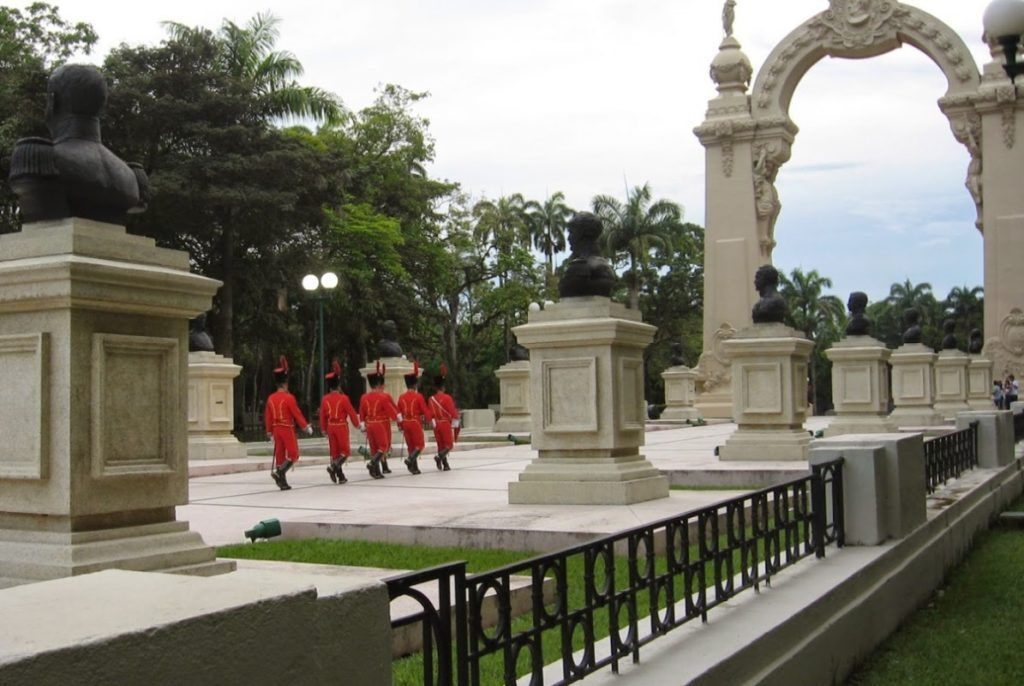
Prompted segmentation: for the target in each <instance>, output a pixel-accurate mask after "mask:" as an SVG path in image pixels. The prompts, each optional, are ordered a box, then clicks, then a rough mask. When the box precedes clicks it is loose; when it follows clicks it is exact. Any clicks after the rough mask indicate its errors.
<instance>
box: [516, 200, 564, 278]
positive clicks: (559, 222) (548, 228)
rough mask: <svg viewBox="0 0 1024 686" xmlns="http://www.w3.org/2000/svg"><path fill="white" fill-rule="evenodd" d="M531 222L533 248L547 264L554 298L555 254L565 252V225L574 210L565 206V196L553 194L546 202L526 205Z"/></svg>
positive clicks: (532, 201) (530, 202)
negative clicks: (541, 255) (538, 251)
mask: <svg viewBox="0 0 1024 686" xmlns="http://www.w3.org/2000/svg"><path fill="white" fill-rule="evenodd" d="M526 212H527V216H528V217H529V222H530V233H531V235H532V237H533V247H535V248H536V249H537V250H540V252H541V254H543V255H544V258H545V260H546V264H547V288H548V294H549V295H551V296H553V295H554V293H555V292H554V291H553V290H552V289H553V288H554V283H553V282H554V276H555V253H560V252H562V251H563V250H565V224H566V222H567V221H568V220H569V217H570V216H572V209H570V207H569V206H568V205H566V204H565V194H564V193H562V192H561V191H558V192H556V193H553V194H552V195H550V196H549V197H548V198H547V199H546V200H544V202H537V201H536V200H531V201H529V202H527V203H526Z"/></svg>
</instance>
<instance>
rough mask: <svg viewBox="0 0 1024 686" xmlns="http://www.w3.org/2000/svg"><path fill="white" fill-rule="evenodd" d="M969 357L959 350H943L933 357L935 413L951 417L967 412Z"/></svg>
mask: <svg viewBox="0 0 1024 686" xmlns="http://www.w3.org/2000/svg"><path fill="white" fill-rule="evenodd" d="M970 364H971V358H970V357H969V356H968V355H967V353H963V352H960V351H959V350H943V351H942V352H940V353H939V355H938V357H937V358H936V359H935V413H936V414H938V415H939V416H941V417H942V418H943V419H947V420H948V419H952V418H953V417H955V416H956V415H957V413H958V412H967V411H968V410H970V409H971V408H970V406H969V405H968V404H967V368H968V367H969V366H970Z"/></svg>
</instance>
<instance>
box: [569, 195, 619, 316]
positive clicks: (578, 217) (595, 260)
mask: <svg viewBox="0 0 1024 686" xmlns="http://www.w3.org/2000/svg"><path fill="white" fill-rule="evenodd" d="M568 228H569V249H570V250H571V251H572V252H571V254H570V255H569V257H568V259H567V260H566V261H565V263H564V264H565V272H564V273H563V274H562V279H561V281H559V282H558V295H559V297H562V298H575V297H580V296H588V295H600V296H604V297H606V298H607V297H610V296H611V294H612V289H613V288H614V287H615V272H614V271H612V266H611V264H609V262H608V260H606V259H605V258H604V257H602V256H601V251H600V250H599V248H598V245H597V242H598V239H600V237H601V232H602V231H603V230H604V227H603V226H602V225H601V220H600V219H599V218H598V217H597V215H594V214H591V213H590V212H577V213H576V214H575V215H573V217H572V219H570V220H569V224H568Z"/></svg>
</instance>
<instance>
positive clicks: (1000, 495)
mask: <svg viewBox="0 0 1024 686" xmlns="http://www.w3.org/2000/svg"><path fill="white" fill-rule="evenodd" d="M1022 490H1024V477H1022V472H1021V462H1020V460H1016V461H1014V462H1013V463H1012V464H1011V465H1009V466H1007V467H1004V468H1002V469H990V470H975V471H973V472H970V473H968V474H965V475H964V476H963V478H961V479H959V480H957V481H954V482H951V483H950V484H949V485H948V487H947V488H944V489H940V490H939V491H938V492H937V493H936V494H935V495H936V498H935V499H934V500H933V501H931V503H930V509H929V513H928V520H927V521H926V522H925V523H924V524H923V525H922V526H920V527H918V528H917V529H916V530H915V531H913V532H912V533H911V534H910V535H909V536H907V537H906V538H904V539H900V540H895V541H889V542H887V543H886V544H885V545H881V546H877V547H847V548H843V549H841V550H836V549H835V548H829V550H828V556H827V557H826V558H825V559H823V560H814V559H810V560H804V561H801V562H800V563H798V564H796V565H794V566H793V567H790V568H788V569H786V570H783V571H782V572H781V573H780V574H778V575H776V576H775V577H773V578H772V585H771V587H770V588H763V590H762V591H761V592H760V593H754V592H752V591H745V592H743V593H741V594H739V595H738V596H736V597H735V598H733V599H732V600H730V601H729V602H726V603H724V604H723V605H721V606H719V607H717V608H715V609H713V610H711V611H710V612H709V614H708V620H709V621H708V624H706V625H702V624H701V623H700V622H699V621H694V622H691V623H689V624H686V625H683V626H682V627H680V628H678V629H675V630H673V631H672V632H670V633H669V634H668V635H666V636H663V637H661V638H658V639H657V640H655V641H653V642H652V643H650V644H648V645H647V646H644V647H643V648H641V650H640V659H641V662H640V663H638V664H632V663H631V662H629V660H628V659H627V660H626V661H624V662H622V663H621V666H620V674H619V675H615V674H612V673H611V670H603V671H601V672H599V673H596V674H593V675H591V676H588V677H587V680H586V683H587V684H588V685H589V686H600V685H602V684H604V685H610V684H615V685H616V686H621V685H623V684H638V685H640V684H644V685H647V684H706V685H708V686H711V685H715V686H719V685H721V684H730V686H732V685H735V684H784V685H786V686H793V684H830V683H841V682H842V681H843V680H844V679H845V678H846V676H847V675H848V674H849V673H850V671H851V670H852V669H853V668H854V667H855V666H856V665H857V664H859V663H860V662H861V661H863V660H864V659H865V658H866V657H867V656H868V655H870V653H871V652H872V651H873V650H874V649H875V648H876V647H877V646H878V645H879V644H880V643H881V642H882V641H883V640H884V639H885V638H886V637H888V636H889V635H890V634H891V633H892V632H893V631H894V630H895V629H896V628H897V626H898V625H899V624H900V622H902V621H903V620H904V619H905V618H906V617H907V616H908V615H909V614H910V613H912V612H913V611H914V610H915V609H917V608H918V607H919V606H920V605H922V604H923V603H924V602H925V601H927V599H928V598H929V596H930V595H931V593H932V592H933V591H934V589H936V588H938V586H939V585H940V584H941V582H942V580H943V578H944V577H945V575H946V573H947V571H948V570H949V569H950V568H951V567H953V566H954V565H955V564H957V563H958V562H959V561H960V560H961V559H962V558H963V557H964V555H965V554H966V552H967V550H968V549H969V548H970V545H971V542H972V541H973V539H974V537H975V535H977V533H979V532H980V531H982V530H983V529H985V528H987V527H988V525H989V524H990V523H991V521H992V520H993V519H994V518H995V517H996V515H997V514H998V513H999V511H1000V510H1001V509H1003V508H1004V507H1006V505H1008V504H1009V503H1010V502H1012V501H1013V500H1014V499H1015V498H1017V497H1019V495H1020V494H1021V492H1022ZM950 501H952V502H950ZM645 622H646V623H647V625H648V626H649V619H647V618H645V619H644V620H641V626H643V625H644V623H645ZM596 653H597V655H598V656H601V655H607V654H608V643H607V641H603V642H601V643H599V644H598V646H597V648H596ZM560 674H561V665H560V664H555V665H549V666H548V667H547V668H546V669H545V683H547V682H548V681H549V680H550V679H554V678H556V677H558V676H559V675H560ZM528 681H529V680H528V679H523V680H521V681H520V683H523V684H525V683H528Z"/></svg>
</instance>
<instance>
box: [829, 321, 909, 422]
mask: <svg viewBox="0 0 1024 686" xmlns="http://www.w3.org/2000/svg"><path fill="white" fill-rule="evenodd" d="M891 354H892V353H891V351H890V350H889V349H888V348H886V347H885V344H884V343H882V342H881V341H879V340H876V339H874V338H872V337H871V336H848V337H846V338H844V339H843V340H841V341H839V342H838V343H836V344H835V345H834V346H832V347H831V348H830V349H828V350H826V351H825V356H826V357H828V359H829V360H830V361H831V362H832V403H833V405H835V410H836V418H835V419H834V420H833V421H832V423H831V424H829V425H828V428H827V429H825V435H826V436H841V435H843V434H884V433H894V432H895V431H896V426H895V424H893V423H892V422H891V421H889V399H890V394H889V368H888V365H887V362H888V360H889V356H890V355H891Z"/></svg>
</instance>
